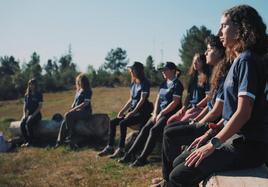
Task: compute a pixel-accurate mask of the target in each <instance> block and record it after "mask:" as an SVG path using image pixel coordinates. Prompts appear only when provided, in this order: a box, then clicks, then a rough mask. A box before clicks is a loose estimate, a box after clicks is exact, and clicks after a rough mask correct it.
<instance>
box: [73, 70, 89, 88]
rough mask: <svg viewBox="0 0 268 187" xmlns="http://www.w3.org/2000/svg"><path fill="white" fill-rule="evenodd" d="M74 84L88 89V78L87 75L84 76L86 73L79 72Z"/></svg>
mask: <svg viewBox="0 0 268 187" xmlns="http://www.w3.org/2000/svg"><path fill="white" fill-rule="evenodd" d="M76 84H77V85H78V86H79V87H80V88H82V89H83V90H90V89H91V87H90V83H89V80H88V77H87V76H86V74H84V73H80V74H79V75H78V76H77V77H76Z"/></svg>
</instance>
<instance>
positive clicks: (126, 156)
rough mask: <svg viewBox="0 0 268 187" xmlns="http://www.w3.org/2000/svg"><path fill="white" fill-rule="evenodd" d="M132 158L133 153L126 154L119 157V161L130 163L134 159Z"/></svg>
mask: <svg viewBox="0 0 268 187" xmlns="http://www.w3.org/2000/svg"><path fill="white" fill-rule="evenodd" d="M132 158H133V157H132V155H129V154H125V156H124V157H123V158H121V159H119V160H118V162H119V163H121V164H124V163H129V162H132V161H133V159H132Z"/></svg>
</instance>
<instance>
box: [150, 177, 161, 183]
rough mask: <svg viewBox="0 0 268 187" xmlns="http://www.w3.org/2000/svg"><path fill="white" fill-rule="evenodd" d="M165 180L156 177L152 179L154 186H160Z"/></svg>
mask: <svg viewBox="0 0 268 187" xmlns="http://www.w3.org/2000/svg"><path fill="white" fill-rule="evenodd" d="M162 180H163V178H162V177H156V178H153V179H152V184H158V183H159V182H161V181H162Z"/></svg>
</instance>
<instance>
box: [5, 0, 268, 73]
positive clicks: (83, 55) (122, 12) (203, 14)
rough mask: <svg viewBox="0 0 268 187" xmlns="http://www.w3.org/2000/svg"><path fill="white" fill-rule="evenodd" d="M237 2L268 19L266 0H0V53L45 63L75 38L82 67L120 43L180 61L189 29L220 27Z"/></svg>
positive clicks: (142, 54) (131, 53)
mask: <svg viewBox="0 0 268 187" xmlns="http://www.w3.org/2000/svg"><path fill="white" fill-rule="evenodd" d="M238 4H249V5H251V6H253V7H254V8H256V9H257V10H258V12H259V13H260V14H261V16H262V17H263V19H264V22H265V23H266V24H267V23H268V8H267V7H268V6H267V1H266V0H251V1H245V0H244V1H242V0H236V1H234V0H224V1H223V0H222V1H220V0H199V1H198V0H195V1H194V0H132V1H130V0H109V1H108V0H0V26H1V29H0V44H1V45H0V56H4V55H13V56H15V57H16V58H17V59H19V60H20V61H26V62H27V61H28V60H29V59H30V56H31V54H32V53H33V51H36V52H37V53H38V54H39V55H40V56H41V64H44V63H46V62H47V60H48V59H49V58H52V59H53V58H54V57H56V58H59V57H60V56H61V55H63V54H65V53H67V51H68V46H69V44H71V46H72V51H73V57H74V62H75V63H76V64H77V65H78V68H79V70H80V71H83V72H85V71H86V69H87V66H88V65H93V66H94V68H98V67H99V66H100V65H101V64H103V63H104V58H105V56H106V55H107V53H108V51H109V50H110V49H112V48H116V47H122V48H123V49H125V50H127V54H128V58H129V60H130V62H132V61H141V62H144V61H145V59H146V58H147V56H148V55H152V56H153V58H154V60H155V63H156V64H158V63H159V62H160V61H161V60H163V61H167V60H169V61H174V62H175V63H180V62H181V60H180V57H179V52H178V49H179V48H180V41H181V39H182V37H183V35H184V34H185V33H186V30H187V29H189V28H190V27H192V26H193V25H196V26H198V27H199V26H201V25H204V26H206V27H207V28H208V29H211V30H212V32H213V33H216V32H217V30H218V28H219V21H220V17H221V14H222V12H223V11H224V10H225V9H227V8H230V7H232V6H234V5H238ZM265 7H266V8H265ZM161 51H162V53H161ZM161 54H162V55H161Z"/></svg>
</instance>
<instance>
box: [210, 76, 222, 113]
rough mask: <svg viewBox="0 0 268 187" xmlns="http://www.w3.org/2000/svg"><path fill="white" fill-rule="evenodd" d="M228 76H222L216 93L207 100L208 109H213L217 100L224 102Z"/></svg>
mask: <svg viewBox="0 0 268 187" xmlns="http://www.w3.org/2000/svg"><path fill="white" fill-rule="evenodd" d="M225 78H226V76H223V77H221V78H220V81H219V86H218V89H217V90H216V91H215V93H214V95H213V96H212V98H211V99H210V100H208V102H207V106H208V110H209V111H210V110H212V108H213V106H214V104H215V102H216V101H220V102H223V101H224V94H223V84H224V80H225Z"/></svg>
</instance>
